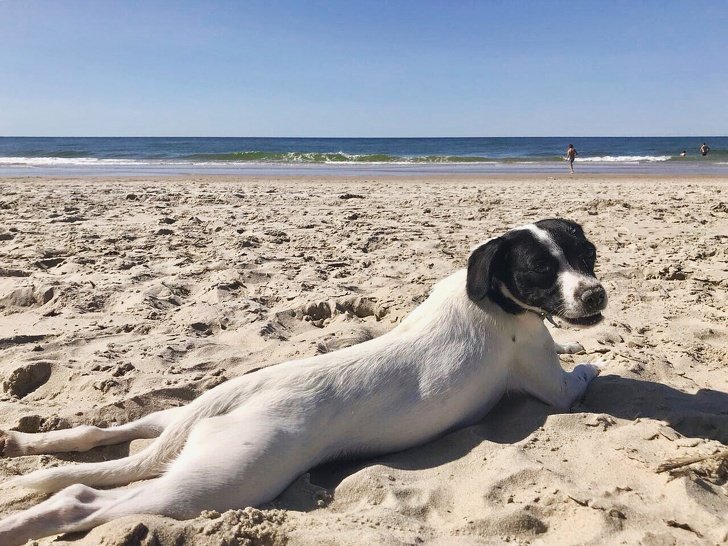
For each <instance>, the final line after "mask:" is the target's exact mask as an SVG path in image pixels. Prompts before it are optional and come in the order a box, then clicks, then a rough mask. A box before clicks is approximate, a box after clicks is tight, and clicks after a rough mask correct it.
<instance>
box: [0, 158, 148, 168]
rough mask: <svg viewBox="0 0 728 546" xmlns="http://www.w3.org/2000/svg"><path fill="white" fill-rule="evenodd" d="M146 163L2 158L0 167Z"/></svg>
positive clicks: (79, 159)
mask: <svg viewBox="0 0 728 546" xmlns="http://www.w3.org/2000/svg"><path fill="white" fill-rule="evenodd" d="M148 164H149V162H146V161H135V160H133V159H98V158H96V157H0V165H26V166H28V167H52V166H54V165H58V166H64V167H68V166H73V165H120V166H127V165H129V166H130V165H148Z"/></svg>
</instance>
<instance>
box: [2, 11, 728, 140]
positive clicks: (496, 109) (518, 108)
mask: <svg viewBox="0 0 728 546" xmlns="http://www.w3.org/2000/svg"><path fill="white" fill-rule="evenodd" d="M726 29H728V2H724V1H722V0H714V1H701V0H697V1H690V2H683V1H677V0H675V1H673V0H659V1H658V0H654V1H651V0H642V1H626V0H625V1H620V0H617V1H613V2H606V1H588V0H583V1H582V0H579V1H576V0H572V1H571V2H560V1H536V0H533V1H531V2H525V1H517V0H510V1H503V2H500V1H486V0H481V1H473V2H468V1H465V0H462V1H456V0H447V1H437V2H435V1H427V0H418V1H414V0H413V1H408V0H401V1H389V2H385V1H377V0H366V1H363V0H362V1H359V2H349V1H345V0H332V1H330V2H318V1H306V0H299V1H295V2H294V1H290V2H289V1H278V2H276V1H274V0H267V1H265V0H264V1H255V0H249V1H248V0H246V1H242V2H239V1H215V0H198V1H184V0H177V1H172V0H169V1H166V2H165V1H158V0H143V1H135V0H126V1H121V0H106V1H99V0H64V1H57V0H0V135H4V136H294V137H295V136H299V137H305V136H332V137H375V136H379V137H389V136H412V137H420V136H422V137H424V136H430V137H438V136H562V135H563V136H567V135H568V136H651V135H656V136H661V135H665V136H667V135H695V136H710V135H726V134H727V133H728V60H727V59H728V31H727V30H726Z"/></svg>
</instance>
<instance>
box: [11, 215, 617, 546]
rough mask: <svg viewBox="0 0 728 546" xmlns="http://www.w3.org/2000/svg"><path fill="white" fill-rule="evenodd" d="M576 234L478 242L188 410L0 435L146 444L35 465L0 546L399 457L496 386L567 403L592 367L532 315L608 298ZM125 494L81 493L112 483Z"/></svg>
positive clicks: (591, 314)
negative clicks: (326, 343) (400, 301)
mask: <svg viewBox="0 0 728 546" xmlns="http://www.w3.org/2000/svg"><path fill="white" fill-rule="evenodd" d="M595 262H596V249H595V247H594V245H593V244H592V243H591V242H589V241H588V240H587V238H586V236H585V235H584V231H583V230H582V228H581V226H579V224H577V223H575V222H571V221H568V220H562V219H549V220H542V221H539V222H536V223H535V224H529V225H526V226H523V227H521V228H517V229H513V230H511V231H508V232H507V233H506V234H504V235H502V236H500V237H496V238H493V239H490V240H489V241H487V242H485V243H483V244H481V245H479V246H477V247H476V248H475V249H474V250H473V251H472V252H471V254H470V256H469V258H468V264H467V269H462V270H460V271H457V272H456V273H454V274H452V275H450V276H449V277H447V278H445V279H444V280H442V281H440V282H439V283H437V284H436V285H435V287H434V289H433V291H432V293H431V295H430V296H429V298H428V299H427V300H425V301H424V302H423V303H422V304H421V305H419V306H418V307H417V308H416V309H415V310H414V311H412V312H411V313H410V314H409V315H408V316H407V317H406V318H405V319H404V320H403V321H402V322H401V323H400V324H399V325H398V326H397V327H396V328H394V329H393V330H392V331H390V332H389V333H387V334H385V335H383V336H381V337H378V338H374V339H372V340H370V341H366V342H364V343H361V344H359V345H354V346H351V347H347V348H345V349H341V350H338V351H335V352H331V353H326V354H322V355H317V356H314V357H311V358H306V359H303V360H298V361H290V362H286V363H283V364H279V365H277V366H271V367H267V368H262V369H260V370H258V371H255V372H254V373H250V374H247V375H243V376H241V377H238V378H235V379H232V380H229V381H227V382H225V383H223V384H221V385H219V386H217V387H215V388H214V389H212V390H210V391H208V392H206V393H205V394H203V395H201V396H200V397H199V398H197V399H196V400H194V401H193V402H191V403H190V404H189V405H187V406H181V407H176V408H172V409H168V410H165V411H161V412H157V413H153V414H150V415H148V416H146V417H144V418H142V419H140V420H138V421H134V422H131V423H128V424H125V425H121V426H115V427H110V428H106V429H101V428H97V427H92V426H80V427H76V428H72V429H68V430H59V431H52V432H46V433H38V434H25V433H21V432H13V431H8V432H3V433H2V434H1V435H0V449H2V451H3V454H4V455H5V456H18V455H30V454H40V453H49V452H68V451H85V450H88V449H91V448H92V447H95V446H100V445H109V444H117V443H121V442H127V441H130V440H132V439H136V438H155V437H156V438H157V439H156V440H155V441H154V442H152V443H151V444H150V445H148V446H147V447H146V448H145V449H143V450H142V451H140V452H139V453H137V454H134V455H131V456H129V457H126V458H123V459H119V460H113V461H105V462H98V463H86V464H78V465H71V466H60V467H57V468H47V469H41V470H37V471H35V472H32V473H30V474H28V475H26V476H20V477H17V478H14V479H13V480H11V483H12V484H13V485H15V486H22V487H27V488H32V489H36V490H41V491H46V492H54V491H59V492H58V493H56V494H55V495H53V496H51V497H50V498H49V499H48V500H46V501H44V502H42V503H40V504H38V505H36V506H34V507H32V508H29V509H27V510H24V511H21V512H18V513H16V514H12V515H10V516H8V517H6V518H5V519H3V520H2V521H0V545H2V546H10V545H17V544H22V543H25V542H26V541H27V540H29V539H34V538H39V537H43V536H47V535H52V534H58V533H66V532H73V531H83V530H87V529H91V528H93V527H95V526H97V525H100V524H102V523H105V522H107V521H110V520H113V519H115V518H119V517H122V516H126V515H131V514H140V513H148V514H160V515H165V516H170V517H173V518H177V519H187V518H191V517H194V516H196V515H197V514H199V513H200V512H201V511H202V510H217V511H224V510H227V509H231V508H242V507H246V506H255V505H260V504H261V503H265V502H268V501H271V500H273V499H275V498H276V496H278V495H279V494H280V493H281V492H282V491H283V490H284V489H285V488H286V487H287V486H288V485H289V484H290V483H291V482H293V481H294V480H295V479H296V478H297V477H298V476H299V475H301V474H302V473H304V472H305V471H307V470H309V469H310V468H312V467H314V466H316V465H318V464H320V463H322V462H325V461H329V460H332V459H336V458H340V457H344V456H353V455H356V456H358V457H371V456H376V455H380V454H384V453H389V452H394V451H399V450H403V449H406V448H410V447H413V446H416V445H419V444H422V443H424V442H427V441H429V440H432V439H433V438H436V437H438V436H441V435H443V434H445V433H446V432H448V431H451V430H453V429H457V428H461V427H464V426H467V425H470V424H473V423H476V422H477V421H479V420H480V419H482V418H483V417H484V416H485V415H486V414H487V413H488V411H489V410H490V409H491V408H492V407H493V406H494V405H495V404H496V403H497V402H498V401H499V399H500V398H501V397H502V396H503V394H504V393H505V392H507V391H509V390H519V391H525V392H527V393H530V394H531V395H533V396H535V397H536V398H538V399H540V400H541V401H543V402H545V403H546V404H549V405H551V406H554V407H556V408H559V409H560V410H568V409H569V408H570V407H571V405H572V404H573V403H574V402H575V401H577V400H579V399H580V398H581V397H582V396H583V395H584V393H585V391H586V389H587V386H588V385H589V382H590V381H591V380H592V379H594V378H595V377H596V376H597V375H598V374H599V372H600V367H599V366H598V365H596V364H580V365H578V366H576V367H575V368H574V369H573V370H572V371H571V372H566V371H564V370H563V369H562V368H561V365H560V361H559V357H558V353H575V352H579V351H581V350H583V349H582V347H581V346H580V345H579V344H578V343H568V344H565V345H560V344H557V343H555V342H554V340H553V338H552V337H551V335H550V333H549V331H548V329H547V328H546V326H545V325H544V319H546V318H548V319H551V320H553V319H552V318H551V317H552V316H557V317H560V318H561V319H563V320H565V321H566V322H569V323H572V324H576V325H582V326H589V325H593V324H596V323H597V322H599V321H600V320H601V319H602V314H601V311H602V310H604V308H605V307H606V304H607V295H606V292H605V290H604V288H603V286H602V285H601V284H600V283H599V281H598V280H597V278H596V276H595V274H594V265H595ZM137 480H149V481H145V482H143V483H141V484H136V485H133V486H131V487H129V488H124V489H94V488H92V487H91V486H105V487H109V486H116V485H124V484H128V483H130V482H133V481H137Z"/></svg>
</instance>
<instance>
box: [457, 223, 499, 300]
mask: <svg viewBox="0 0 728 546" xmlns="http://www.w3.org/2000/svg"><path fill="white" fill-rule="evenodd" d="M502 247H503V238H502V237H496V238H495V239H491V240H490V241H488V242H487V243H485V244H482V245H480V246H479V247H478V248H476V249H475V250H473V252H471V253H470V258H468V280H467V283H466V290H467V292H468V297H469V298H470V299H471V300H473V301H480V300H482V299H483V298H484V297H485V296H486V295H487V294H488V290H490V287H491V284H492V282H493V273H494V272H495V266H496V262H497V260H498V258H499V254H500V250H501V248H502Z"/></svg>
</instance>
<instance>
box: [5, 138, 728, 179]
mask: <svg viewBox="0 0 728 546" xmlns="http://www.w3.org/2000/svg"><path fill="white" fill-rule="evenodd" d="M702 142H707V143H708V145H709V146H710V148H711V151H710V153H709V154H708V156H706V157H702V156H701V155H700V153H699V151H698V148H699V147H700V145H701V143H702ZM570 143H573V144H574V146H575V147H576V149H577V150H578V156H577V160H576V163H575V169H576V170H577V172H583V173H603V172H626V173H629V172H633V173H635V174H642V173H646V174H650V173H656V174H658V173H675V174H701V173H702V174H728V137H709V138H700V137H483V138H480V137H477V138H475V137H474V138H249V137H245V138H203V137H194V138H179V137H174V138H171V137H170V138H166V137H144V138H142V137H139V138H136V137H135V138H130V137H94V138H86V137H0V176H47V175H74V176H78V175H94V176H97V175H138V174H145V175H154V174H159V175H165V174H169V175H172V174H218V173H219V174H255V175H260V174H262V175H265V174H325V173H334V174H335V173H341V174H352V175H361V174H370V173H371V174H407V173H413V174H419V173H425V174H426V173H474V174H477V173H496V174H497V173H540V172H544V173H560V172H567V171H568V167H567V163H566V161H565V160H564V155H565V153H566V147H567V146H568V144H570ZM683 150H685V151H686V152H687V155H686V156H685V157H682V156H681V155H680V154H681V152H682V151H683Z"/></svg>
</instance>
